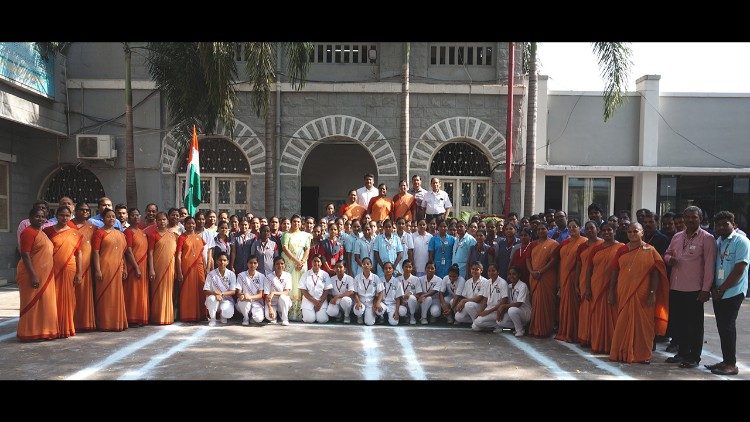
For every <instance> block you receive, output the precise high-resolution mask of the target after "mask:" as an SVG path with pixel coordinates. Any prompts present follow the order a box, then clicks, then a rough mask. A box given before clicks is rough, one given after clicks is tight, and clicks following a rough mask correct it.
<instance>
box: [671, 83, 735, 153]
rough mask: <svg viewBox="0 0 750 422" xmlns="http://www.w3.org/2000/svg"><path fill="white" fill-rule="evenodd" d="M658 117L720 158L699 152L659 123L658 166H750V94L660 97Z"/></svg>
mask: <svg viewBox="0 0 750 422" xmlns="http://www.w3.org/2000/svg"><path fill="white" fill-rule="evenodd" d="M660 107H661V110H660V111H661V114H662V116H664V119H666V121H667V122H669V124H670V125H671V126H672V128H674V129H675V130H676V131H677V132H678V133H680V134H681V135H682V136H684V137H685V138H688V139H689V140H690V141H692V142H693V143H695V144H697V145H698V146H700V147H701V148H703V149H705V150H708V151H710V152H711V153H713V154H715V155H717V156H719V157H721V158H723V159H724V160H726V161H722V160H720V159H718V158H716V157H713V156H712V155H711V154H708V153H706V152H704V151H701V150H700V149H699V148H697V147H696V146H694V145H691V144H690V143H689V142H688V141H686V140H685V139H684V138H682V137H681V136H680V135H678V134H677V133H675V131H674V130H672V129H671V128H670V127H669V126H667V124H666V123H665V122H664V120H660V121H659V166H670V167H677V166H686V167H733V166H732V165H731V164H729V163H727V161H729V162H731V163H734V164H737V165H739V166H741V167H750V153H747V148H748V147H749V146H750V137H749V136H748V134H749V133H750V119H748V118H747V116H749V115H750V95H747V94H744V95H743V94H715V95H711V96H707V95H706V96H703V95H702V96H698V95H695V94H689V95H679V94H667V95H663V96H662V97H661V98H660Z"/></svg>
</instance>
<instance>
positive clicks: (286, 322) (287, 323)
mask: <svg viewBox="0 0 750 422" xmlns="http://www.w3.org/2000/svg"><path fill="white" fill-rule="evenodd" d="M281 325H283V326H285V327H286V326H287V325H289V321H286V320H284V321H281Z"/></svg>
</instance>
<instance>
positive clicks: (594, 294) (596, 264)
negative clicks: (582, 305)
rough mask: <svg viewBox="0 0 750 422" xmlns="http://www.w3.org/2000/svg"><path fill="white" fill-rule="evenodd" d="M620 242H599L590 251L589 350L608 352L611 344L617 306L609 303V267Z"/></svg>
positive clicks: (620, 244)
mask: <svg viewBox="0 0 750 422" xmlns="http://www.w3.org/2000/svg"><path fill="white" fill-rule="evenodd" d="M621 246H622V243H619V242H618V243H615V244H614V245H605V244H601V245H599V246H596V247H594V248H593V250H592V251H591V270H592V272H591V305H590V308H591V313H590V317H589V324H590V327H591V351H592V352H594V353H606V354H609V351H610V348H611V346H612V333H613V332H614V331H615V319H616V318H617V308H616V307H614V306H612V305H610V304H609V303H608V302H607V300H608V296H609V282H610V276H611V274H612V272H611V270H610V267H611V266H612V262H614V260H615V256H616V255H617V252H618V251H619V250H620V247H621Z"/></svg>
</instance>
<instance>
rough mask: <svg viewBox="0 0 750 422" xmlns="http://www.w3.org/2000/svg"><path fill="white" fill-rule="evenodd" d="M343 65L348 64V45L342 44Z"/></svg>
mask: <svg viewBox="0 0 750 422" xmlns="http://www.w3.org/2000/svg"><path fill="white" fill-rule="evenodd" d="M344 63H349V45H348V44H344Z"/></svg>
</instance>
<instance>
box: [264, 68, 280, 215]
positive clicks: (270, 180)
mask: <svg viewBox="0 0 750 422" xmlns="http://www.w3.org/2000/svg"><path fill="white" fill-rule="evenodd" d="M276 83H279V82H278V81H277V82H276ZM271 97H272V95H269V96H268V100H267V101H268V102H267V104H266V106H267V108H266V119H265V132H266V135H265V136H266V139H265V144H266V145H265V147H266V163H265V171H266V175H265V190H266V195H265V197H266V206H265V209H266V217H267V218H268V219H269V220H270V219H271V216H272V215H274V205H275V204H276V195H275V193H276V190H275V186H274V176H275V173H274V166H273V163H275V162H276V148H275V145H274V142H273V139H274V118H275V115H276V112H275V110H274V102H275V101H273V100H272V98H271Z"/></svg>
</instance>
